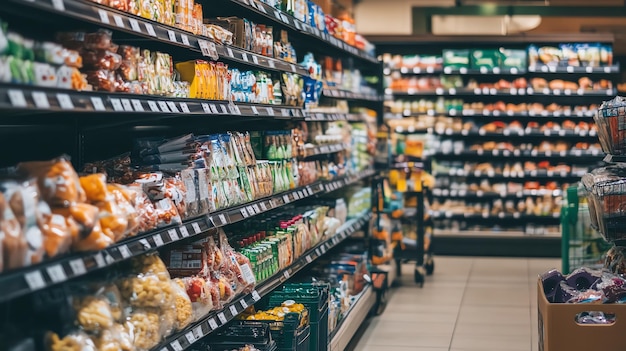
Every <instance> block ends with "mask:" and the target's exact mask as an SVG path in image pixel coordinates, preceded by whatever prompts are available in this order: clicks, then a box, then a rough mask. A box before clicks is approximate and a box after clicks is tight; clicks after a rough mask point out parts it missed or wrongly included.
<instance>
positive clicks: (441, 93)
mask: <svg viewBox="0 0 626 351" xmlns="http://www.w3.org/2000/svg"><path fill="white" fill-rule="evenodd" d="M435 94H437V95H443V88H437V89H435Z"/></svg>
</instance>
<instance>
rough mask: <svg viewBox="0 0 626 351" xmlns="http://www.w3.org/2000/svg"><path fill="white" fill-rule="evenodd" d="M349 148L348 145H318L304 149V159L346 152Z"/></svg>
mask: <svg viewBox="0 0 626 351" xmlns="http://www.w3.org/2000/svg"><path fill="white" fill-rule="evenodd" d="M347 148H348V145H346V144H330V145H316V146H312V147H306V146H305V148H304V158H307V157H313V156H320V155H329V154H334V153H336V152H341V151H344V150H346V149H347Z"/></svg>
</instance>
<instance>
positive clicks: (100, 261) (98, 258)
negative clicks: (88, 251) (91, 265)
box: [93, 252, 106, 268]
mask: <svg viewBox="0 0 626 351" xmlns="http://www.w3.org/2000/svg"><path fill="white" fill-rule="evenodd" d="M93 259H94V260H95V261H96V265H97V266H98V268H102V267H104V266H106V262H104V257H102V252H98V253H97V254H95V255H94V256H93Z"/></svg>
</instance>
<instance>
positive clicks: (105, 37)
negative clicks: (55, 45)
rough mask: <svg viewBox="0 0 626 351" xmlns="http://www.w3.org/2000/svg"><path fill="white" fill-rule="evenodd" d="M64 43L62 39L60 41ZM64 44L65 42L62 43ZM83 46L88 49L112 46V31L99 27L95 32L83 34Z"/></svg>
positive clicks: (103, 48)
mask: <svg viewBox="0 0 626 351" xmlns="http://www.w3.org/2000/svg"><path fill="white" fill-rule="evenodd" d="M61 42H62V43H64V41H61ZM63 45H64V46H65V44H63ZM83 46H84V47H85V48H86V49H90V50H97V49H100V50H108V49H110V48H111V47H112V46H113V33H112V32H111V31H109V30H105V29H100V30H98V31H97V32H93V33H86V34H84V40H83Z"/></svg>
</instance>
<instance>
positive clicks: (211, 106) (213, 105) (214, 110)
mask: <svg viewBox="0 0 626 351" xmlns="http://www.w3.org/2000/svg"><path fill="white" fill-rule="evenodd" d="M209 107H210V108H211V112H213V113H214V114H218V113H220V112H219V111H218V110H217V105H215V104H209Z"/></svg>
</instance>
